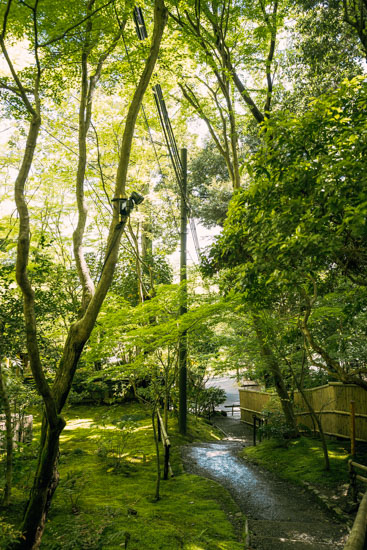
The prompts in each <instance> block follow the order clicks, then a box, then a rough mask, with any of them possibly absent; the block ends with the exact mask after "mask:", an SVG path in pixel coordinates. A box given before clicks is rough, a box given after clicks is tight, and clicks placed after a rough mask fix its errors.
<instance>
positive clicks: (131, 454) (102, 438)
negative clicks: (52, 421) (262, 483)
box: [0, 403, 244, 550]
mask: <svg viewBox="0 0 367 550" xmlns="http://www.w3.org/2000/svg"><path fill="white" fill-rule="evenodd" d="M65 416H66V419H67V426H66V428H65V430H64V432H63V434H62V438H61V440H62V441H61V455H60V468H59V469H60V476H61V481H60V485H59V487H58V489H57V491H56V493H55V497H54V501H53V504H52V508H51V511H50V514H49V520H48V523H47V527H46V531H45V535H44V538H43V541H42V545H41V548H42V549H45V550H46V549H47V550H51V549H52V550H59V549H60V550H61V549H62V550H69V549H70V550H71V549H85V550H86V549H88V550H98V549H103V550H104V549H106V550H107V549H118V548H125V547H126V548H128V550H141V549H142V548H149V549H150V550H155V549H157V550H158V549H160V550H164V549H167V550H168V549H170V550H173V549H181V548H182V549H184V550H237V549H238V550H239V549H241V550H242V549H243V547H244V545H243V542H241V540H242V532H243V524H242V521H241V514H240V513H239V510H238V508H237V506H236V505H235V503H234V502H233V501H232V499H231V498H230V497H229V495H228V493H227V491H226V490H225V489H223V488H222V487H221V486H220V485H218V484H217V483H215V482H214V481H210V480H206V479H203V478H200V477H197V476H195V475H190V474H187V473H184V472H183V468H182V463H181V458H180V453H179V445H182V444H187V443H190V442H193V441H200V440H201V441H203V440H205V441H210V440H218V439H220V437H221V435H220V434H219V432H217V431H216V430H215V428H213V427H212V426H209V425H208V424H207V423H205V422H204V421H202V420H196V419H194V418H190V422H189V434H188V436H187V437H186V438H183V437H182V436H180V435H179V434H178V432H177V425H176V420H175V419H174V418H171V419H170V421H169V427H170V438H171V442H172V460H171V464H172V468H173V471H174V474H175V475H174V477H173V478H171V479H169V480H167V481H162V482H161V499H160V500H159V501H158V502H155V501H154V494H155V483H156V459H155V447H154V439H153V430H152V424H151V417H150V414H149V411H148V410H145V409H144V408H143V407H142V406H140V405H137V404H136V403H131V404H125V405H115V406H110V407H107V406H94V407H87V406H79V407H73V408H71V409H69V410H68V411H67V413H66V414H65ZM37 427H38V428H39V426H37V424H36V429H37ZM36 447H37V444H36V443H34V444H33V445H32V447H30V448H27V447H24V448H23V450H22V452H20V453H17V457H16V460H15V479H14V491H13V499H12V505H11V507H10V510H9V511H7V513H6V514H5V512H6V511H5V510H1V512H0V515H2V516H4V517H5V518H6V520H8V521H9V522H11V523H13V524H15V523H16V522H17V521H19V518H20V517H21V514H22V509H23V506H24V502H25V499H26V496H27V494H28V491H29V488H30V484H31V481H32V473H33V471H34V466H35V460H36ZM234 517H236V521H235V522H234V521H233V518H234ZM231 519H232V522H231V521H230V520H231Z"/></svg>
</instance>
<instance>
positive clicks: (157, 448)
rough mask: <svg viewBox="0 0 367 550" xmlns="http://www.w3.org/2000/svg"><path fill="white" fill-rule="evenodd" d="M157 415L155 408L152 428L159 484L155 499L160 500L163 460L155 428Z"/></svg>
mask: <svg viewBox="0 0 367 550" xmlns="http://www.w3.org/2000/svg"><path fill="white" fill-rule="evenodd" d="M155 415H156V410H155V408H154V410H153V412H152V426H153V436H154V443H155V451H156V459H157V482H156V485H155V496H154V498H155V500H159V499H160V496H159V489H160V484H161V459H160V455H159V441H158V435H157V430H156V427H155ZM158 422H159V420H158Z"/></svg>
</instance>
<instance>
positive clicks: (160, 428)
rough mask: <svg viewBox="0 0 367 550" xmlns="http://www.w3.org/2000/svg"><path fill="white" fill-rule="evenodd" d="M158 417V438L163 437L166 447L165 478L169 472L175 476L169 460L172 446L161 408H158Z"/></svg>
mask: <svg viewBox="0 0 367 550" xmlns="http://www.w3.org/2000/svg"><path fill="white" fill-rule="evenodd" d="M157 418H158V440H159V441H160V440H161V439H162V443H163V447H164V470H163V479H168V474H170V475H171V477H173V471H172V468H171V464H170V462H169V451H170V448H171V442H170V439H169V437H168V435H167V432H166V428H165V425H164V422H163V420H162V417H161V413H160V412H159V410H157Z"/></svg>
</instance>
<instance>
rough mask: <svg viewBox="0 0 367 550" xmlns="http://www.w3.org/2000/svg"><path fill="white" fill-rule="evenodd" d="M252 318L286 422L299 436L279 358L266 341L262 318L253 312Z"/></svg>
mask: <svg viewBox="0 0 367 550" xmlns="http://www.w3.org/2000/svg"><path fill="white" fill-rule="evenodd" d="M252 320H253V324H254V328H255V332H256V336H257V340H258V342H259V346H260V353H261V356H262V357H263V359H264V361H265V363H266V365H267V366H268V368H269V370H270V372H271V374H272V376H273V379H274V384H275V388H276V392H277V394H278V396H279V399H280V403H281V406H282V409H283V413H284V416H285V419H286V422H287V424H288V425H289V426H290V428H291V430H292V435H293V437H298V436H299V432H298V428H297V423H296V419H295V416H294V411H293V403H292V401H291V399H290V397H289V394H288V391H287V388H286V386H285V383H284V380H283V376H282V373H281V370H280V368H279V364H278V361H277V358H276V357H275V355H274V353H273V352H272V350H271V348H270V346H269V345H268V344H267V343H266V340H265V336H264V333H263V330H262V326H261V320H260V319H259V317H258V315H256V314H253V315H252Z"/></svg>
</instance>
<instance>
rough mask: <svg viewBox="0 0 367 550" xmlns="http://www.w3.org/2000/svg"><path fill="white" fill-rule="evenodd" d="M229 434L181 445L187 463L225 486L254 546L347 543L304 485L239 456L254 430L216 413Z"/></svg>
mask: <svg viewBox="0 0 367 550" xmlns="http://www.w3.org/2000/svg"><path fill="white" fill-rule="evenodd" d="M215 423H216V424H218V427H220V428H221V429H222V430H224V431H225V432H226V433H227V434H228V435H229V437H228V438H226V439H224V440H222V441H219V442H215V443H199V444H193V445H189V446H186V447H184V448H183V459H184V464H185V467H186V469H187V470H188V471H190V472H191V473H195V474H198V475H201V476H204V477H209V478H211V479H214V480H215V481H217V482H219V483H220V484H221V485H223V486H224V487H226V488H227V489H228V490H229V492H230V493H231V495H232V497H233V498H234V500H235V501H236V502H237V504H238V506H239V508H240V510H241V511H242V512H243V513H244V514H245V515H246V516H247V518H248V521H249V530H250V547H251V549H259V550H260V549H261V550H278V549H283V550H286V549H288V548H292V549H294V550H298V549H300V550H301V549H302V550H326V549H338V548H343V545H344V543H345V535H346V529H345V527H344V526H343V525H341V524H340V523H337V522H336V520H334V519H333V518H332V517H330V515H329V514H328V513H327V511H326V510H324V509H322V508H321V507H320V505H319V504H318V503H317V502H315V500H314V499H313V498H312V496H311V495H309V494H308V493H306V491H305V490H302V488H300V487H297V486H294V485H291V484H289V483H287V482H285V481H282V480H279V479H278V478H275V477H274V476H273V475H272V474H270V473H269V472H266V471H263V470H261V469H260V468H258V467H257V466H255V465H253V464H250V463H248V462H246V461H244V460H242V459H240V458H239V457H238V453H239V451H240V450H241V449H242V448H243V446H245V445H248V444H251V443H250V442H251V437H252V435H251V431H250V430H249V429H248V428H246V427H245V426H244V425H243V424H242V423H240V422H239V421H238V420H234V419H232V418H231V417H227V418H225V417H222V418H219V417H218V418H217V419H216V422H215Z"/></svg>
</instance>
